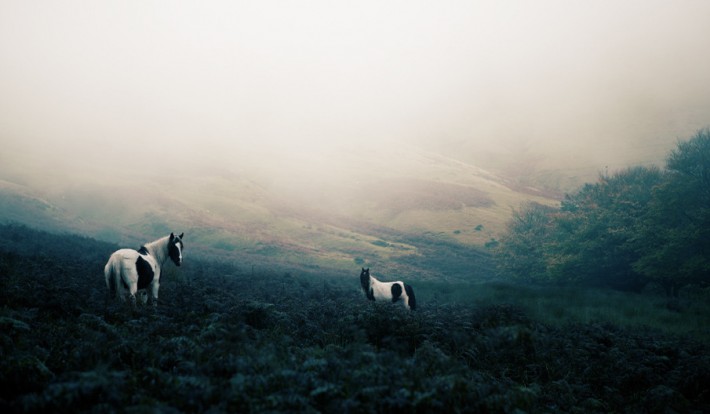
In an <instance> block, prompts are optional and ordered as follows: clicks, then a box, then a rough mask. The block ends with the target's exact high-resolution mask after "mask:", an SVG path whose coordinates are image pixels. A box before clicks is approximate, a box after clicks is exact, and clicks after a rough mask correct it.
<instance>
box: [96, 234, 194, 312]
mask: <svg viewBox="0 0 710 414" xmlns="http://www.w3.org/2000/svg"><path fill="white" fill-rule="evenodd" d="M184 234H185V233H181V234H180V235H179V236H175V235H174V234H173V233H170V235H169V236H165V237H162V238H160V239H158V240H155V241H152V242H150V243H146V244H145V245H143V246H141V248H140V249H138V250H133V249H120V250H117V251H115V252H114V253H113V254H112V255H111V257H110V258H109V259H108V263H106V266H105V267H104V275H105V276H106V287H107V288H108V291H109V292H108V294H109V295H114V296H118V297H119V298H121V300H124V301H125V300H126V296H129V295H130V298H131V304H132V305H133V306H135V304H136V292H138V291H145V292H146V293H147V290H148V288H150V293H151V297H152V303H153V305H154V306H157V304H158V289H159V288H160V268H161V267H162V266H163V264H165V262H166V261H167V260H168V258H170V259H171V260H172V261H173V263H175V265H176V266H180V265H181V264H182V250H183V242H182V237H183V235H184ZM107 299H108V296H107ZM147 301H148V298H147V294H146V295H142V302H143V304H145V303H146V302H147Z"/></svg>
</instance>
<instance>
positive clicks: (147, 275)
mask: <svg viewBox="0 0 710 414" xmlns="http://www.w3.org/2000/svg"><path fill="white" fill-rule="evenodd" d="M136 270H137V271H138V289H145V288H147V287H148V286H150V284H151V282H153V277H155V274H154V273H153V268H152V267H151V266H150V263H148V262H147V261H146V260H145V259H144V258H143V257H142V256H138V260H136Z"/></svg>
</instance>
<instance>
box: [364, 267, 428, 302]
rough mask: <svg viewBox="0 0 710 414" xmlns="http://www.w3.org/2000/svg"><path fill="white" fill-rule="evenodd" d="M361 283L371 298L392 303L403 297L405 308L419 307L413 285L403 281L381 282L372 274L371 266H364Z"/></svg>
mask: <svg viewBox="0 0 710 414" xmlns="http://www.w3.org/2000/svg"><path fill="white" fill-rule="evenodd" d="M360 285H362V290H363V291H364V292H365V296H367V298H368V299H370V300H374V301H377V300H389V301H392V303H396V302H397V301H398V300H400V299H401V300H402V303H403V304H404V307H405V308H407V309H409V310H415V309H416V308H417V300H416V299H415V298H414V289H412V287H411V286H409V285H408V284H406V283H404V282H401V281H396V282H380V281H379V280H377V279H375V278H374V277H373V276H370V268H369V267H368V268H367V269H365V268H364V267H363V268H362V272H360Z"/></svg>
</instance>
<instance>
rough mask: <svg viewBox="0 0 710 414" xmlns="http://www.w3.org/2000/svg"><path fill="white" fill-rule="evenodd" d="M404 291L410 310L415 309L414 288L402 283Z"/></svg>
mask: <svg viewBox="0 0 710 414" xmlns="http://www.w3.org/2000/svg"><path fill="white" fill-rule="evenodd" d="M404 291H405V292H407V304H408V305H409V309H410V310H415V309H416V308H417V299H416V298H415V297H414V289H412V287H411V286H409V285H408V284H406V283H405V284H404Z"/></svg>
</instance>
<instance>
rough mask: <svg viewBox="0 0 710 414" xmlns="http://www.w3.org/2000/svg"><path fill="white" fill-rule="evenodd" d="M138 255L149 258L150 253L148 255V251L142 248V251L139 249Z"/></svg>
mask: <svg viewBox="0 0 710 414" xmlns="http://www.w3.org/2000/svg"><path fill="white" fill-rule="evenodd" d="M138 253H140V254H142V255H143V256H147V255H149V254H150V253H148V249H146V248H145V246H141V248H140V249H138Z"/></svg>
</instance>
